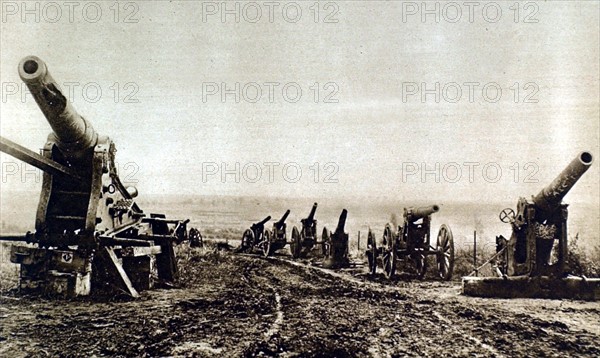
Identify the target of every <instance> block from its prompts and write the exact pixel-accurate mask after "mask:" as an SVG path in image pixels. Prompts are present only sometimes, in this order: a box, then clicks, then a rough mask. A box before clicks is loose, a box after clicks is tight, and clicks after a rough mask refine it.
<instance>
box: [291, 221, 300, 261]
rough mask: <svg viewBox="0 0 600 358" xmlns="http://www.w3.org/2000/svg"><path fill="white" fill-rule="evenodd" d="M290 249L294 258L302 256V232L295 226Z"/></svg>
mask: <svg viewBox="0 0 600 358" xmlns="http://www.w3.org/2000/svg"><path fill="white" fill-rule="evenodd" d="M290 251H291V253H292V257H293V258H295V259H297V258H298V257H300V233H299V232H298V229H297V228H296V227H295V226H294V228H293V229H292V242H291V243H290Z"/></svg>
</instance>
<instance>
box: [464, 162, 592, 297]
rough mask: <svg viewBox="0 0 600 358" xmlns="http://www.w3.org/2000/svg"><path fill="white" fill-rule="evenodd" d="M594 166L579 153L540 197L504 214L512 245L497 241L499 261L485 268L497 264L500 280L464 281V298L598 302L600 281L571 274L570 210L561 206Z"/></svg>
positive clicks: (508, 241)
mask: <svg viewBox="0 0 600 358" xmlns="http://www.w3.org/2000/svg"><path fill="white" fill-rule="evenodd" d="M592 162H593V157H592V154H591V153H589V152H582V153H580V154H579V155H578V156H577V157H576V158H575V159H573V160H572V161H571V162H570V163H569V165H567V167H566V168H565V169H564V170H563V171H562V172H561V173H560V174H559V175H558V176H557V177H556V178H555V179H554V181H552V182H551V183H550V184H549V185H548V186H546V187H545V188H544V189H542V190H541V191H540V192H539V193H538V194H537V195H536V196H534V197H532V198H531V199H528V198H524V197H521V198H519V201H518V202H517V209H516V212H515V211H514V210H513V209H511V208H507V209H504V210H502V212H501V213H500V220H501V221H502V222H505V223H510V224H511V226H512V235H511V237H510V239H509V240H506V239H505V238H504V237H503V236H501V235H500V236H498V237H496V241H497V252H496V255H494V257H492V259H490V260H488V262H486V265H487V264H489V263H493V265H494V267H495V271H496V272H497V273H498V275H500V276H502V278H497V277H496V278H494V277H490V278H481V277H465V278H463V293H464V294H466V295H471V296H483V297H505V298H513V297H526V298H571V299H585V300H598V299H600V279H587V278H581V277H574V276H570V275H569V274H568V271H569V268H568V262H567V258H568V256H569V252H568V243H567V241H568V234H567V218H568V209H567V206H568V205H567V204H564V203H563V202H562V200H563V198H564V197H565V195H566V194H567V193H568V192H569V190H571V188H573V186H574V185H575V183H576V182H577V181H578V180H579V179H580V178H581V176H582V175H583V174H584V173H585V172H586V171H587V170H588V169H589V167H590V166H591V165H592ZM553 252H554V253H555V254H553ZM479 270H480V268H478V269H477V270H476V271H475V272H478V271H479Z"/></svg>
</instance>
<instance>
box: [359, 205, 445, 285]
mask: <svg viewBox="0 0 600 358" xmlns="http://www.w3.org/2000/svg"><path fill="white" fill-rule="evenodd" d="M439 209H440V208H439V206H438V205H431V206H427V207H420V208H412V207H410V208H405V209H404V215H403V217H404V223H403V225H402V226H398V230H397V231H394V227H393V225H392V224H389V223H388V224H387V225H386V226H385V229H384V232H383V242H382V245H381V246H379V247H378V245H377V240H376V238H375V235H374V234H373V232H372V231H371V229H369V233H368V236H367V251H366V256H367V259H368V264H369V272H370V273H371V274H373V275H374V274H375V273H376V272H377V265H378V262H379V261H380V262H381V266H382V267H383V271H384V273H385V276H386V277H387V278H392V277H393V276H394V275H395V273H396V267H397V261H399V260H402V261H408V262H410V263H412V265H413V267H414V269H415V270H416V275H417V278H419V279H422V278H423V277H424V276H425V274H426V272H427V268H428V260H427V257H428V256H430V255H434V256H435V258H436V264H437V271H438V275H439V277H440V278H441V279H443V280H450V279H451V278H452V271H453V268H454V238H453V236H452V231H451V230H450V228H449V227H448V226H447V225H445V224H444V225H442V226H441V227H440V230H439V232H438V235H437V240H436V246H435V247H433V246H431V215H432V214H434V213H437V212H438V211H439Z"/></svg>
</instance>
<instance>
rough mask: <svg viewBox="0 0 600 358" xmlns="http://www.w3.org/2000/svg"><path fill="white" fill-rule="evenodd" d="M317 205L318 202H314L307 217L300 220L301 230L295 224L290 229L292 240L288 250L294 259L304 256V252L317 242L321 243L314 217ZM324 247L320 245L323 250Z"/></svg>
mask: <svg viewBox="0 0 600 358" xmlns="http://www.w3.org/2000/svg"><path fill="white" fill-rule="evenodd" d="M317 206H318V204H317V203H314V204H313V206H312V208H311V209H310V213H309V214H308V217H306V218H304V219H302V220H300V223H301V224H302V228H301V230H298V228H297V227H295V226H294V228H293V229H292V242H291V243H290V251H291V253H292V257H293V258H295V259H297V258H299V257H301V256H306V254H307V253H308V252H309V251H311V250H312V249H313V247H315V245H317V244H318V243H321V244H323V243H322V242H319V241H318V239H317V220H316V219H315V213H316V212H317ZM324 249H325V247H324V246H322V251H323V252H324Z"/></svg>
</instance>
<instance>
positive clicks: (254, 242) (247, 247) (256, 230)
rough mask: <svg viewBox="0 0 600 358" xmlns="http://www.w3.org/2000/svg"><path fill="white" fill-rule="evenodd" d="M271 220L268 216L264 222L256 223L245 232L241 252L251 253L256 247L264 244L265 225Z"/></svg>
mask: <svg viewBox="0 0 600 358" xmlns="http://www.w3.org/2000/svg"><path fill="white" fill-rule="evenodd" d="M269 220H271V216H270V215H269V216H267V217H266V218H264V219H263V220H262V221H259V222H257V223H254V224H252V225H251V226H250V228H249V229H246V230H245V231H244V234H243V235H242V243H241V244H240V247H239V248H238V251H240V252H250V251H252V249H253V248H254V247H255V246H259V245H260V244H261V243H262V242H263V236H264V232H265V224H266V223H267V222H269Z"/></svg>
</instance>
